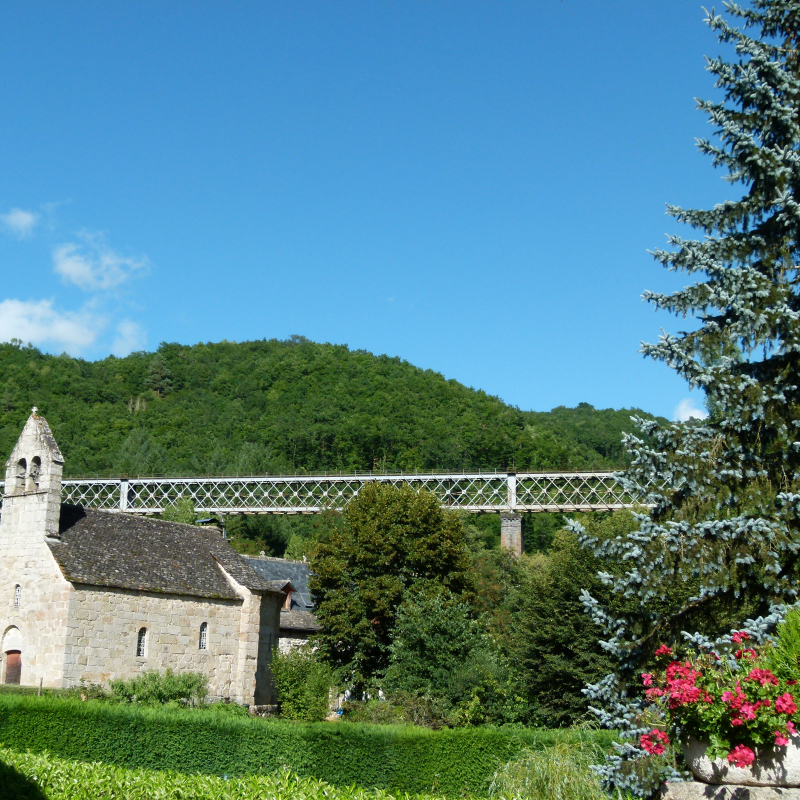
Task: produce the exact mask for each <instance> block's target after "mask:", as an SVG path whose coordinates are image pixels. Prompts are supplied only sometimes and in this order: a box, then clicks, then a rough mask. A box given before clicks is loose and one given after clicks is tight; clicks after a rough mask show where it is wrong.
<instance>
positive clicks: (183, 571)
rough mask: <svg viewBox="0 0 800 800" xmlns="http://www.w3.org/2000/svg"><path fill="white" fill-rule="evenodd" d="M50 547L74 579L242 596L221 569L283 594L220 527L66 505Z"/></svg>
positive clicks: (259, 587) (203, 594)
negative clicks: (231, 542)
mask: <svg viewBox="0 0 800 800" xmlns="http://www.w3.org/2000/svg"><path fill="white" fill-rule="evenodd" d="M48 545H49V546H50V550H51V552H52V553H53V556H54V557H55V559H56V561H57V562H58V565H59V567H60V568H61V571H62V572H63V573H64V577H65V578H66V579H67V580H69V581H72V582H73V583H83V584H90V585H94V586H111V587H114V588H118V589H133V590H139V591H150V592H163V593H165V594H183V595H189V596H193V597H213V598H221V599H231V600H235V599H239V597H240V596H239V595H238V594H237V593H236V592H235V591H234V589H233V587H232V586H231V584H230V582H229V581H228V580H227V578H226V577H225V575H223V573H222V570H220V567H222V568H223V569H224V570H225V572H227V573H228V575H230V576H231V577H232V578H233V579H234V580H235V581H236V582H237V583H239V584H241V585H243V586H245V587H247V588H248V589H250V590H252V591H256V592H280V589H279V588H278V586H277V584H275V583H273V582H271V581H269V580H266V579H265V578H263V577H262V576H261V575H259V574H258V573H257V572H256V571H255V570H254V569H253V568H252V567H251V566H250V565H249V564H248V562H247V561H246V560H245V559H244V558H243V557H242V556H240V555H239V554H238V553H237V552H236V551H235V550H234V549H233V548H232V547H231V546H230V545H229V544H228V543H227V542H226V541H225V539H223V538H222V536H220V533H219V531H218V530H217V529H216V528H202V527H197V526H194V525H184V524H182V523H180V522H167V521H166V520H156V519H148V518H146V517H141V516H137V515H134V514H119V513H112V512H108V511H95V510H92V509H85V508H81V507H80V506H70V505H66V504H65V505H62V506H61V518H60V524H59V538H58V539H57V540H56V539H49V540H48Z"/></svg>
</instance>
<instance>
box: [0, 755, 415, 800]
mask: <svg viewBox="0 0 800 800" xmlns="http://www.w3.org/2000/svg"><path fill="white" fill-rule="evenodd" d="M0 780H2V784H0V786H2V788H0V793H2V792H5V794H0V796H2V797H8V798H11V797H13V798H14V800H45V799H46V800H105V798H112V797H119V798H125V800H152V798H155V797H157V798H159V800H263V798H267V797H268V798H271V800H391V795H388V794H386V793H385V792H381V791H368V790H364V789H356V788H355V787H348V788H345V789H334V788H333V787H331V786H329V785H328V784H325V783H323V782H322V781H318V780H316V779H314V778H300V777H298V776H297V775H293V774H292V773H291V772H289V771H288V770H280V771H278V772H277V773H276V774H274V775H250V776H247V777H243V778H216V777H211V776H208V775H183V774H181V773H178V772H157V771H154V770H146V769H133V770H131V769H123V768H121V767H114V766H111V765H108V764H86V763H81V762H76V761H65V760H64V759H60V758H54V757H53V756H51V755H49V754H44V755H33V754H32V753H15V752H13V751H12V750H6V749H3V748H0ZM406 798H408V795H406ZM420 800H422V798H420Z"/></svg>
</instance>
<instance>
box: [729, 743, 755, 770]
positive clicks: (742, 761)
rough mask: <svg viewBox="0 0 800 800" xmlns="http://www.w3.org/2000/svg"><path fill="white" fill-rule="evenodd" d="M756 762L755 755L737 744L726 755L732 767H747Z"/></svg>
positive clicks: (745, 746) (747, 748)
mask: <svg viewBox="0 0 800 800" xmlns="http://www.w3.org/2000/svg"><path fill="white" fill-rule="evenodd" d="M755 760H756V754H755V753H754V752H753V751H752V750H751V749H750V748H749V747H747V745H744V744H737V745H736V747H734V748H733V750H731V751H730V753H728V761H730V762H731V764H733V766H734V767H749V766H750V765H751V764H752V763H753V762H754V761H755Z"/></svg>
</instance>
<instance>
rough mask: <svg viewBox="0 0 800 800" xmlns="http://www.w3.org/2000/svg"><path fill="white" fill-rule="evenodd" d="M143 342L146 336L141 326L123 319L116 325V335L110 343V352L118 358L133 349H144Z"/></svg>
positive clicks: (145, 342) (145, 341)
mask: <svg viewBox="0 0 800 800" xmlns="http://www.w3.org/2000/svg"><path fill="white" fill-rule="evenodd" d="M145 344H147V336H146V335H145V332H144V329H143V328H142V326H141V325H138V324H137V323H135V322H132V321H131V320H129V319H124V320H122V322H120V324H119V325H117V335H116V337H115V338H114V344H112V345H111V352H112V353H113V354H114V355H115V356H117V357H118V358H124V357H125V356H127V355H128V354H129V353H132V352H133V351H134V350H142V349H144V346H145Z"/></svg>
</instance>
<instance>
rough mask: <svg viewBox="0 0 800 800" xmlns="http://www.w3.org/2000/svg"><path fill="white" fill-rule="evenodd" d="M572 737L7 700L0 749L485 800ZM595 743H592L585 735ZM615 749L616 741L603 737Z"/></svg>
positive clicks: (2, 704) (2, 706) (0, 700)
mask: <svg viewBox="0 0 800 800" xmlns="http://www.w3.org/2000/svg"><path fill="white" fill-rule="evenodd" d="M578 735H580V734H578V733H575V732H572V731H540V730H529V729H520V730H517V729H511V730H509V729H489V728H463V729H457V730H442V731H430V730H427V729H424V728H413V727H401V726H381V725H356V724H350V723H346V722H339V723H318V724H298V723H288V722H280V721H270V720H262V719H253V718H242V717H227V716H224V715H222V714H219V713H216V712H213V711H197V710H195V711H188V710H187V711H180V710H176V711H173V710H166V709H139V708H135V707H131V706H115V705H108V704H104V703H98V702H92V701H87V702H85V703H82V702H80V701H76V700H71V699H63V698H58V697H26V696H14V695H2V696H0V742H2V744H3V745H5V746H7V747H10V748H12V749H15V750H31V751H34V752H43V751H49V752H50V753H52V754H53V755H55V756H58V757H61V758H67V759H74V760H77V761H101V762H104V763H107V764H116V765H118V766H121V767H129V768H145V769H154V770H175V771H176V772H182V773H204V774H207V775H235V776H241V775H250V774H258V773H262V774H268V773H274V772H276V771H278V770H280V769H281V768H289V769H290V770H291V771H292V772H294V773H296V774H297V775H300V776H303V777H313V778H317V779H319V780H323V781H326V782H327V783H330V784H333V785H335V786H350V785H358V786H363V787H368V788H375V789H383V790H386V791H389V792H393V793H409V794H420V793H435V794H439V795H444V796H446V797H454V798H455V797H462V796H463V795H464V794H471V795H478V796H485V795H486V791H487V789H488V786H489V782H490V780H491V777H492V775H493V773H494V772H495V770H496V769H497V768H498V767H499V766H500V765H501V764H503V763H505V762H506V761H509V760H510V759H511V758H513V757H514V756H515V755H516V754H517V753H518V752H519V751H520V749H522V748H523V747H530V748H534V749H539V748H542V747H546V746H549V745H552V744H555V743H556V742H557V741H561V740H564V739H571V738H575V737H577V736H578ZM583 735H584V736H585V734H583ZM594 736H595V737H597V738H598V739H599V742H598V743H599V744H601V745H603V746H608V745H609V744H610V740H611V734H609V733H596V734H594Z"/></svg>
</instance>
